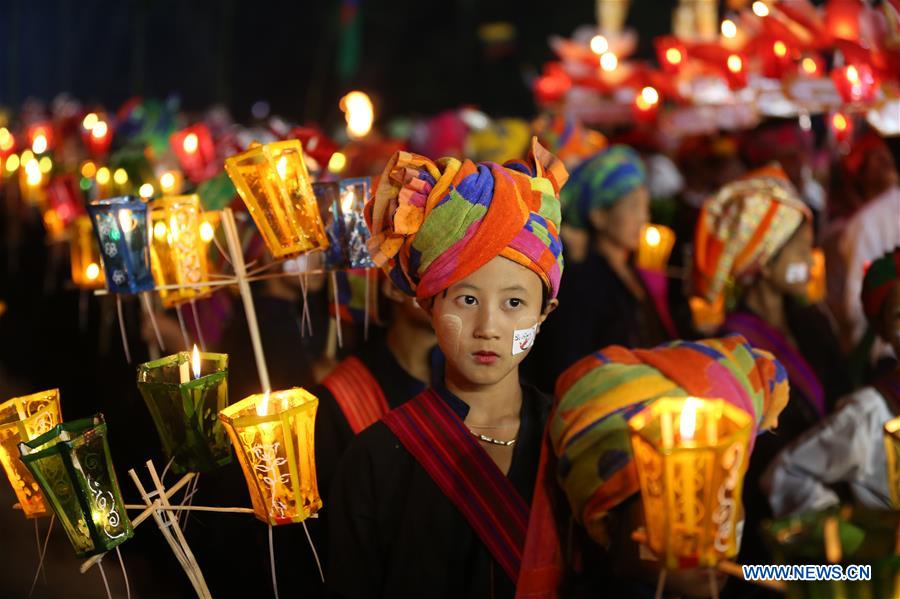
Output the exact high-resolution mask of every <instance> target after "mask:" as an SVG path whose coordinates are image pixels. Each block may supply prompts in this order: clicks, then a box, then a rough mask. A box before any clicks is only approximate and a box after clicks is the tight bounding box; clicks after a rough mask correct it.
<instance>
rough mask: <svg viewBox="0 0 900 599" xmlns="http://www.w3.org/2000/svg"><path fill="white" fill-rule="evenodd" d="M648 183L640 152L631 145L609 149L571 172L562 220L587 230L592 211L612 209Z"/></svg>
mask: <svg viewBox="0 0 900 599" xmlns="http://www.w3.org/2000/svg"><path fill="white" fill-rule="evenodd" d="M646 183H647V171H646V169H645V168H644V163H643V162H642V161H641V157H640V156H638V154H637V152H635V151H634V150H632V149H631V148H630V147H628V146H622V145H615V146H610V147H608V148H606V149H605V150H602V151H601V152H599V153H597V154H594V155H593V156H591V157H590V158H588V159H587V160H585V161H584V162H582V163H581V164H579V165H578V166H577V167H576V168H575V169H574V170H573V171H572V176H571V177H570V179H569V183H568V185H566V188H565V189H564V190H563V192H562V194H561V196H560V199H561V201H562V205H563V220H564V222H565V223H566V225H568V226H571V227H575V228H577V229H585V228H587V227H588V225H589V224H590V220H588V216H589V215H590V213H591V211H592V210H594V209H596V208H603V209H608V208H611V207H612V206H614V205H615V204H616V202H618V201H619V200H620V199H622V198H623V197H624V196H626V195H628V194H629V193H631V192H632V191H634V190H635V189H637V188H638V187H640V186H641V185H645V184H646Z"/></svg>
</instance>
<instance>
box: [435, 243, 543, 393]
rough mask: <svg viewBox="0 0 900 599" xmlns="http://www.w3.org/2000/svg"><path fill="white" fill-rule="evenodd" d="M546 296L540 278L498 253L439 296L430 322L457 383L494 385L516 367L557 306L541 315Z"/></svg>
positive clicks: (475, 386)
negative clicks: (544, 296) (543, 297)
mask: <svg viewBox="0 0 900 599" xmlns="http://www.w3.org/2000/svg"><path fill="white" fill-rule="evenodd" d="M542 295H543V282H542V281H541V279H540V277H538V276H537V275H536V274H535V273H533V272H532V271H531V270H529V269H527V268H525V267H524V266H521V265H519V264H516V263H515V262H513V261H511V260H507V259H506V258H502V257H499V256H498V257H496V258H494V259H493V260H491V261H490V262H488V263H487V264H485V265H484V266H482V267H481V268H479V269H478V270H477V271H475V272H474V273H472V274H471V275H469V276H468V277H466V278H465V279H463V280H461V281H459V282H458V283H455V284H454V285H452V286H450V287H449V288H448V289H447V290H446V291H444V292H443V293H440V294H438V295H437V296H435V298H434V302H433V304H432V306H431V322H432V325H433V326H434V330H435V332H436V333H437V339H438V345H439V346H440V348H441V351H442V352H443V353H444V356H445V357H446V359H447V376H448V377H452V378H453V382H454V383H455V384H456V386H458V387H463V388H469V389H473V390H474V389H478V388H481V387H485V386H490V385H494V384H496V383H498V382H500V381H501V380H503V379H504V378H505V377H506V376H507V375H509V374H510V373H511V372H512V371H513V370H514V369H515V368H517V367H518V365H519V363H520V362H521V361H522V360H523V359H524V358H525V356H527V355H528V351H529V349H530V348H531V344H532V343H534V338H535V336H536V335H537V330H538V327H539V325H540V324H541V323H542V322H543V321H544V319H545V318H546V316H547V314H549V313H550V311H551V310H552V309H553V308H555V307H556V300H550V301H549V302H548V306H547V309H546V310H545V312H544V313H542V312H541V301H542Z"/></svg>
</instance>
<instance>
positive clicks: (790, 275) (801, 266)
mask: <svg viewBox="0 0 900 599" xmlns="http://www.w3.org/2000/svg"><path fill="white" fill-rule="evenodd" d="M807 281H809V265H808V264H806V262H792V263H791V264H788V267H787V270H786V271H785V273H784V282H785V283H787V284H788V285H794V284H797V283H806V282H807Z"/></svg>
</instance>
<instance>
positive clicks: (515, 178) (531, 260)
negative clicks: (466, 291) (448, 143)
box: [366, 139, 568, 299]
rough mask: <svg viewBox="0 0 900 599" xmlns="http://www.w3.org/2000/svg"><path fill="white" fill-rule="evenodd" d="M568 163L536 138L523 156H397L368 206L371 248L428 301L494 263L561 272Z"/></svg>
mask: <svg viewBox="0 0 900 599" xmlns="http://www.w3.org/2000/svg"><path fill="white" fill-rule="evenodd" d="M567 178H568V174H567V173H566V169H565V167H564V166H563V164H562V162H560V161H559V160H558V159H557V158H556V157H555V156H554V155H553V154H551V153H550V152H548V151H547V150H545V149H544V148H543V147H542V146H541V145H540V144H539V143H537V140H536V139H535V140H533V141H532V153H531V155H530V156H529V160H528V161H527V162H509V163H507V164H506V165H505V166H500V165H499V164H495V163H490V162H487V163H474V162H472V161H470V160H464V161H461V160H458V159H456V158H442V159H440V160H438V161H436V162H435V161H432V160H431V159H429V158H426V157H424V156H420V155H418V154H410V153H408V152H397V153H396V154H394V156H393V157H392V158H391V160H390V161H389V162H388V164H387V166H386V167H385V169H384V172H383V174H382V176H381V178H380V180H379V181H378V186H377V188H376V190H375V195H374V197H373V198H372V199H371V200H370V201H369V202H368V203H367V204H366V220H367V222H368V224H369V228H370V230H371V231H372V237H371V239H370V240H369V251H370V253H371V255H372V259H373V260H374V261H375V264H377V265H378V266H380V267H383V268H384V269H385V271H386V272H387V274H388V276H390V277H391V280H392V281H393V282H394V284H395V285H397V287H398V288H400V289H401V290H402V291H404V292H405V293H407V294H409V295H415V296H416V297H417V298H419V299H428V298H431V297H434V296H435V295H437V294H438V293H440V292H441V291H443V290H445V289H447V288H448V287H450V286H451V285H453V284H454V283H456V282H458V281H461V280H462V279H465V278H466V277H468V276H469V275H470V274H472V273H473V272H475V271H476V270H478V269H479V268H481V267H482V266H484V265H485V264H487V263H488V262H490V261H491V260H493V259H494V258H495V257H497V256H503V257H505V258H508V259H510V260H512V261H514V262H516V263H518V264H520V265H522V266H524V267H526V268H528V269H530V270H531V271H533V272H534V273H535V274H537V275H538V276H539V277H540V278H541V280H542V281H543V282H544V285H546V287H547V289H548V292H549V294H550V297H556V293H557V291H558V290H559V280H560V277H561V276H562V269H563V258H562V244H561V243H560V240H559V231H558V230H559V219H560V211H559V190H560V189H561V188H562V186H563V184H564V183H565V182H566V179H567Z"/></svg>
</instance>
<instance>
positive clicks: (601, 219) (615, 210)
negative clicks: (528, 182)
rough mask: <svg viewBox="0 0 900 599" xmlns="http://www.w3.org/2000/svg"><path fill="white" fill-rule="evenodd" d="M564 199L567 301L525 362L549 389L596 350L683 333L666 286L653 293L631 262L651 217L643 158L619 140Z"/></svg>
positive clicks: (572, 181)
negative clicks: (676, 325)
mask: <svg viewBox="0 0 900 599" xmlns="http://www.w3.org/2000/svg"><path fill="white" fill-rule="evenodd" d="M560 198H561V200H562V204H563V241H564V243H565V250H566V261H567V264H568V266H569V268H568V270H567V271H566V277H565V279H564V280H563V283H562V287H561V288H560V306H561V307H560V309H559V310H558V311H557V313H556V314H554V315H553V317H552V318H551V319H549V320H548V321H547V326H546V327H545V331H544V338H543V340H542V344H541V346H540V347H539V348H538V349H537V351H536V352H535V353H534V354H533V355H532V356H531V358H530V359H529V360H528V363H527V365H526V368H527V372H528V376H529V377H530V380H533V382H535V384H537V385H538V386H539V387H541V388H542V389H546V390H548V391H549V390H550V389H552V388H553V383H554V382H555V380H556V377H558V376H559V374H560V373H561V372H562V371H563V370H564V369H565V368H567V367H568V366H570V365H571V364H572V363H574V362H575V361H576V360H578V359H579V358H581V357H582V356H584V355H586V354H588V353H590V352H592V351H595V350H597V348H600V347H605V346H607V345H611V344H620V345H625V346H627V347H652V346H653V345H656V344H657V343H660V342H661V341H664V340H666V339H670V338H673V337H675V336H676V335H677V332H676V331H675V328H674V326H673V325H672V321H671V317H670V315H669V312H668V304H667V298H666V292H665V289H664V288H663V289H662V290H659V291H658V293H656V294H655V295H654V294H651V292H650V290H649V289H650V287H649V286H648V285H647V284H645V282H644V279H643V278H642V275H641V272H640V271H639V270H638V269H637V268H636V267H635V266H634V264H633V257H634V255H635V253H636V251H637V249H638V247H639V245H640V242H641V234H642V229H643V227H644V225H646V224H647V222H648V221H649V218H650V194H649V192H648V190H647V185H646V170H645V168H644V164H643V162H642V161H641V158H640V156H638V154H637V153H636V152H635V151H634V150H632V149H631V148H629V147H627V146H621V145H615V146H610V147H608V148H606V149H604V150H602V151H600V152H599V153H596V154H594V155H593V156H591V157H589V158H588V159H586V160H585V161H583V162H582V163H580V164H579V165H578V167H576V168H575V170H574V171H572V176H571V177H570V178H569V182H568V183H567V184H566V187H565V189H563V192H562V194H561V196H560ZM663 281H664V279H663Z"/></svg>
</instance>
